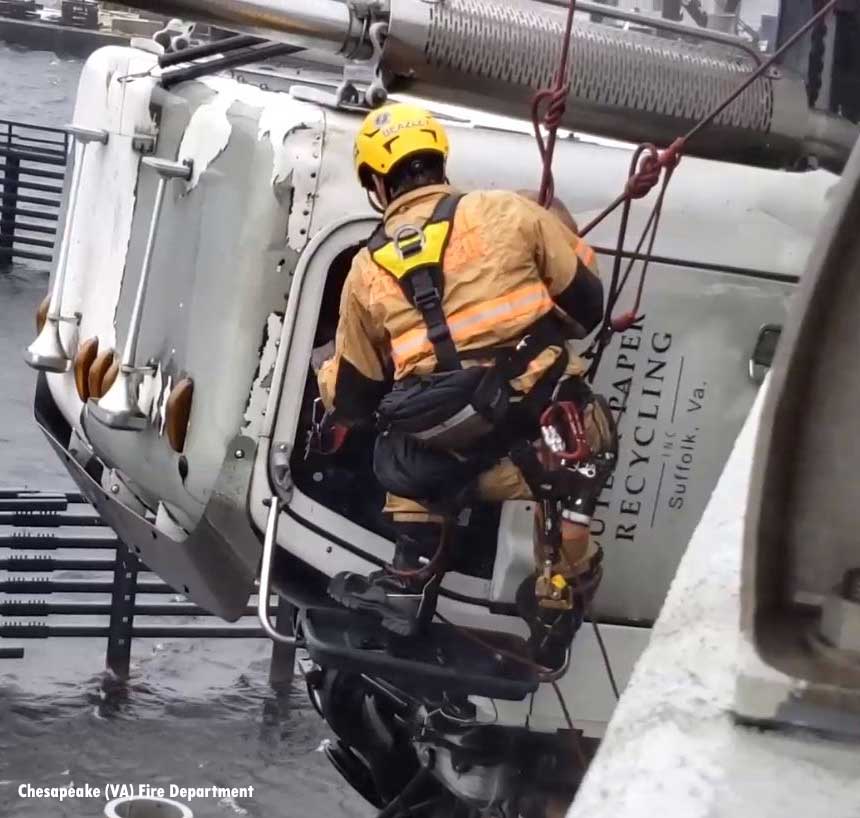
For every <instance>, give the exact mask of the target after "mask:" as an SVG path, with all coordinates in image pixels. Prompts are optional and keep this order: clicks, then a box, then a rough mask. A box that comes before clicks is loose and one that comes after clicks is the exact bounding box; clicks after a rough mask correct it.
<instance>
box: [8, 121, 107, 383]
mask: <svg viewBox="0 0 860 818" xmlns="http://www.w3.org/2000/svg"><path fill="white" fill-rule="evenodd" d="M66 130H67V131H68V132H69V133H70V134H71V135H72V136H73V137H74V142H73V143H72V144H73V146H77V145H80V146H81V150H80V162H75V167H74V178H73V181H72V187H71V192H70V194H69V204H68V207H67V210H66V223H65V225H64V227H63V241H62V244H61V245H60V258H59V260H58V261H57V271H56V274H55V275H54V285H53V287H52V288H51V300H50V303H49V305H48V315H47V317H46V318H45V325H44V326H43V327H42V329H41V331H40V332H39V335H38V336H37V337H36V340H35V341H33V343H32V344H30V346H28V347H27V349H26V350H24V361H25V362H26V363H27V365H28V366H30V367H32V368H33V369H37V370H39V371H41V372H68V371H69V369H71V366H72V359H71V356H70V355H69V353H68V352H67V351H66V348H65V347H64V346H63V339H62V338H61V336H60V324H61V323H62V322H64V321H65V322H70V323H77V321H78V318H77V317H76V316H72V317H69V316H63V315H62V308H63V291H64V290H65V287H66V271H67V269H68V262H69V250H70V249H71V244H72V229H73V226H74V222H75V216H76V214H77V210H78V193H79V191H80V188H81V179H82V178H83V175H84V160H85V158H86V153H87V148H88V147H89V146H90V145H91V144H92V143H93V142H96V143H98V144H101V145H106V144H107V142H108V138H109V134H108V132H107V131H97V130H93V129H91V128H81V127H78V126H76V125H68V126H67V127H66Z"/></svg>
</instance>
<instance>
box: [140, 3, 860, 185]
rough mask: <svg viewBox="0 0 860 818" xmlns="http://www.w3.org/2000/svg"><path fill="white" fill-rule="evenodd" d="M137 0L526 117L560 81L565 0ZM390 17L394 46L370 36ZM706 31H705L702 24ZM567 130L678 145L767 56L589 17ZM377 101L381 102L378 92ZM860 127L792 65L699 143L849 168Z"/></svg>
mask: <svg viewBox="0 0 860 818" xmlns="http://www.w3.org/2000/svg"><path fill="white" fill-rule="evenodd" d="M130 5H132V6H135V7H137V8H141V9H145V10H149V11H156V12H158V13H160V14H176V15H178V16H181V17H187V18H189V19H198V20H201V21H203V22H207V23H214V24H217V25H220V26H223V27H225V28H228V29H233V30H237V31H242V32H247V33H249V34H256V35H260V36H263V37H266V38H269V39H273V40H281V41H286V42H289V43H293V44H296V45H303V46H307V47H312V48H317V49H322V50H325V51H328V52H330V53H331V52H333V53H335V54H338V55H341V56H342V57H344V58H345V59H346V60H347V61H348V62H349V61H353V62H354V61H360V62H361V64H362V66H363V67H364V68H370V69H372V73H373V76H377V77H383V76H384V77H385V78H386V80H387V89H388V90H389V91H393V92H397V91H405V92H409V93H413V94H416V95H419V96H424V97H426V98H429V99H436V100H439V101H441V102H446V103H454V104H458V103H459V104H461V105H465V106H467V107H473V108H477V109H479V110H485V111H488V112H492V113H497V114H502V115H505V116H511V117H519V118H524V117H526V116H527V115H528V112H529V110H530V102H531V98H532V96H533V94H534V92H535V91H536V90H537V89H540V88H545V87H549V86H550V85H551V84H552V80H553V78H554V75H555V70H556V66H557V65H558V59H559V53H560V50H561V43H562V38H563V37H564V22H565V13H566V12H565V10H564V9H563V8H559V7H558V6H556V5H554V4H553V3H552V2H534V0H344V1H343V2H340V1H339V0H313V2H306V1H305V0H240V2H228V0H170V1H169V2H166V3H162V2H155V0H135V2H132V3H131V4H130ZM376 26H383V27H387V36H386V37H385V39H384V48H383V49H382V50H381V53H379V49H376V48H374V44H373V43H372V42H371V40H372V36H371V35H372V33H373V29H374V28H375V27H376ZM690 36H691V37H692V36H695V30H694V29H691V30H690ZM573 40H574V42H573V48H572V59H571V69H570V82H571V90H570V96H569V98H568V102H567V111H566V113H565V117H564V119H563V121H562V123H561V124H562V126H563V127H565V128H569V129H572V130H577V131H582V132H585V133H592V134H595V135H599V136H604V137H608V138H611V139H619V140H624V141H630V142H634V143H638V142H642V141H648V142H654V143H656V144H658V145H668V144H670V143H671V142H672V141H673V140H674V139H675V138H676V137H678V136H680V135H681V134H683V133H685V132H686V131H687V130H688V129H689V128H690V127H691V126H692V125H694V124H695V123H696V122H697V121H698V120H700V119H701V118H702V117H703V116H704V115H705V114H707V113H709V112H710V111H711V110H712V109H713V108H714V107H715V106H716V105H717V104H718V103H719V102H721V101H722V100H723V99H725V98H726V97H727V96H728V95H729V94H730V93H731V92H732V91H734V90H735V89H736V88H737V87H738V86H739V85H740V84H741V82H743V80H744V79H745V77H746V76H748V75H749V73H750V72H751V71H752V70H753V68H754V67H755V64H756V59H757V58H756V54H755V53H752V52H751V51H750V49H748V48H747V49H743V48H741V47H740V45H739V44H738V43H732V42H725V43H716V44H715V43H695V44H692V43H690V42H686V41H683V40H667V39H664V38H661V37H657V36H654V35H650V34H645V33H640V32H634V31H622V30H619V29H615V28H611V27H609V26H605V25H599V24H595V23H589V22H584V21H577V23H576V25H575V26H574V33H573ZM374 101H375V99H374ZM857 133H858V130H857V128H856V127H855V126H853V125H850V124H849V125H848V126H846V123H845V121H844V120H840V119H839V118H837V117H834V116H829V115H827V114H824V113H822V112H820V111H811V110H810V108H809V105H808V102H807V94H806V88H805V84H804V81H803V78H802V77H800V76H799V75H797V74H795V73H793V72H790V71H789V70H787V69H785V68H778V69H773V70H771V71H770V72H769V74H768V75H767V76H765V77H762V78H761V79H759V80H758V81H756V82H755V83H754V84H753V85H752V86H751V87H750V88H749V89H747V90H746V91H745V92H744V93H743V94H742V95H741V97H739V98H738V99H737V100H735V102H733V103H732V104H731V105H730V106H729V107H728V108H726V110H725V111H723V112H722V113H721V114H720V115H719V116H718V117H717V118H716V120H715V122H714V123H713V125H712V126H711V127H709V128H707V129H705V130H704V131H702V132H701V133H700V134H698V135H697V136H696V138H695V139H693V140H692V141H691V142H690V143H689V145H687V147H686V151H687V152H689V153H692V154H695V155H698V156H703V157H706V158H712V159H720V160H723V161H733V162H742V163H747V164H754V165H763V166H775V167H789V168H790V167H797V166H802V165H803V163H804V160H806V159H807V158H808V157H815V158H816V159H817V160H818V162H819V163H820V164H822V165H824V166H826V167H829V168H831V169H834V170H839V169H841V167H842V166H843V165H844V163H845V161H846V159H847V157H848V154H849V153H850V151H851V148H852V147H853V143H854V141H856V137H857Z"/></svg>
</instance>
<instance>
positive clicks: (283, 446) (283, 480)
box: [269, 442, 293, 503]
mask: <svg viewBox="0 0 860 818" xmlns="http://www.w3.org/2000/svg"><path fill="white" fill-rule="evenodd" d="M292 452H293V450H292V447H291V446H290V444H289V443H283V442H281V443H274V444H273V445H272V453H271V454H270V455H269V480H270V481H271V483H272V488H274V490H275V493H276V494H277V496H278V499H279V500H281V502H283V503H289V502H290V500H292V498H293V475H292V473H291V471H290V456H291V455H292Z"/></svg>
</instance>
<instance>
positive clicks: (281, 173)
mask: <svg viewBox="0 0 860 818" xmlns="http://www.w3.org/2000/svg"><path fill="white" fill-rule="evenodd" d="M200 81H201V82H202V83H203V84H204V85H206V86H207V87H208V88H210V89H211V90H212V91H214V92H215V94H214V96H213V97H212V98H211V99H210V100H209V101H208V102H206V103H204V104H203V105H201V106H200V107H199V108H198V109H197V110H196V111H195V112H194V114H192V116H191V121H190V122H189V123H188V127H187V128H186V129H185V134H184V136H183V137H182V143H181V144H180V146H179V159H180V161H184V160H186V159H191V160H193V162H194V173H193V176H192V178H191V180H190V181H189V182H188V190H193V189H194V188H195V187H196V186H197V183H198V182H199V181H200V177H201V175H202V174H203V173H204V172H205V171H206V169H207V168H208V167H209V166H210V165H211V164H212V162H214V161H215V160H216V159H217V158H218V156H219V155H220V154H221V153H222V152H223V151H224V150H225V149H226V147H227V145H228V144H229V142H230V134H231V133H232V126H231V124H230V120H229V118H228V113H229V111H230V108H231V107H232V106H233V104H234V103H235V102H242V103H244V104H246V105H248V106H250V107H252V108H261V109H262V112H261V114H260V120H259V128H258V132H257V138H258V139H259V140H262V139H265V138H266V137H268V138H269V140H270V141H271V143H272V149H273V151H274V152H275V160H274V162H273V172H272V184H276V183H277V182H279V181H281V180H283V179H284V178H286V175H287V174H288V173H289V172H290V169H291V166H290V164H289V161H288V160H289V157H284V156H283V154H284V142H285V140H286V137H287V135H288V134H289V133H290V131H292V130H293V129H295V128H297V127H305V126H310V125H313V124H316V125H319V126H320V127H321V126H322V123H323V115H322V112H321V111H320V110H319V109H317V108H314V107H313V106H311V105H307V104H305V103H302V102H299V101H297V100H295V99H293V98H292V97H290V96H289V95H287V94H276V93H272V92H271V91H263V90H261V89H260V88H257V87H256V86H253V85H248V84H246V83H239V82H236V81H235V80H232V79H229V78H227V77H217V76H216V77H205V78H203V79H201V80H200Z"/></svg>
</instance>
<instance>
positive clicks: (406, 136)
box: [355, 102, 448, 187]
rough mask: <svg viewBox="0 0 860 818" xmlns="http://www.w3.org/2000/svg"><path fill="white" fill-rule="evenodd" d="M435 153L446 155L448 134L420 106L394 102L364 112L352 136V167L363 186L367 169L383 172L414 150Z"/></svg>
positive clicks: (382, 174)
mask: <svg viewBox="0 0 860 818" xmlns="http://www.w3.org/2000/svg"><path fill="white" fill-rule="evenodd" d="M426 152H431V153H438V154H441V156H442V159H443V160H444V159H447V158H448V134H447V133H445V129H444V128H443V127H442V126H441V125H440V124H439V122H438V121H437V120H436V119H435V118H434V117H433V116H431V115H430V114H428V113H427V111H425V110H424V109H423V108H419V107H417V106H415V105H407V104H405V103H402V102H396V103H393V104H391V105H385V106H383V107H382V108H378V109H377V110H375V111H372V112H371V113H370V114H368V115H367V118H366V119H365V120H364V122H363V123H362V126H361V129H360V130H359V132H358V134H357V136H356V137H355V170H356V172H357V173H358V179H359V181H360V182H361V184H362V185H363V186H364V187H369V185H370V179H369V174H370V173H377V174H379V175H380V176H386V175H387V174H388V173H390V171H391V169H392V168H393V167H394V166H395V165H396V164H397V163H398V162H400V160H401V159H405V158H406V157H408V156H413V155H414V154H416V153H426Z"/></svg>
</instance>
